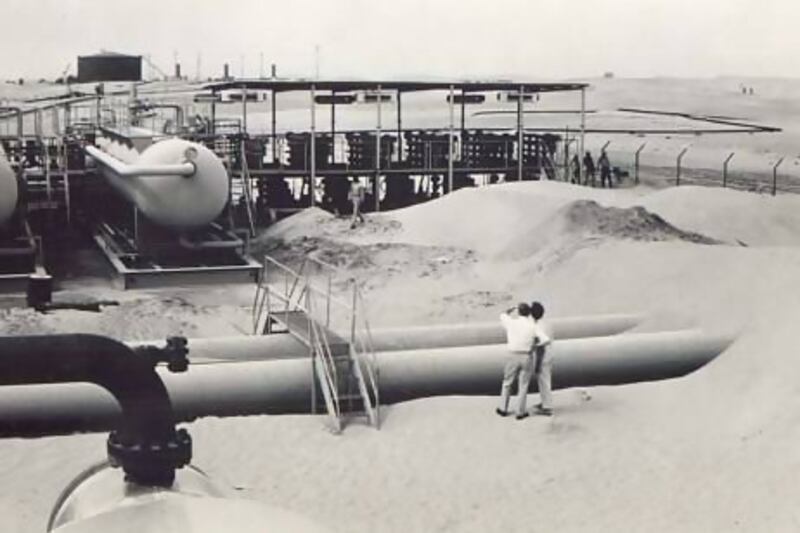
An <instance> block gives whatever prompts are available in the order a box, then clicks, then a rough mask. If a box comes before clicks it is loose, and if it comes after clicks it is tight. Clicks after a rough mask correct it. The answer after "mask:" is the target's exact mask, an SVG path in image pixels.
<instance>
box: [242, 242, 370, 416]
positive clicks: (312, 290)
mask: <svg viewBox="0 0 800 533" xmlns="http://www.w3.org/2000/svg"><path fill="white" fill-rule="evenodd" d="M335 279H339V280H341V279H344V283H345V287H344V292H345V293H346V294H349V295H350V302H348V301H345V300H343V299H341V298H340V297H338V296H337V295H336V294H334V280H335ZM337 292H338V291H337ZM275 304H277V305H275ZM295 311H302V312H304V313H305V314H306V315H307V317H308V323H309V325H308V327H309V331H308V339H309V343H310V344H311V348H312V352H313V354H312V355H313V356H314V357H315V359H314V364H315V370H314V371H315V373H316V375H317V377H318V379H319V380H320V383H321V385H322V387H321V389H322V392H323V395H324V399H325V403H326V406H327V408H328V412H329V413H330V414H331V415H332V416H333V417H334V418H336V429H337V430H338V429H340V428H341V426H340V423H339V420H340V418H341V415H342V410H341V407H342V406H341V402H340V398H339V395H338V391H339V386H340V385H342V382H341V380H340V378H341V376H339V375H338V372H339V371H338V370H337V366H336V361H335V359H334V355H333V354H332V351H331V346H330V343H329V339H328V337H327V335H326V334H325V331H328V330H329V331H333V332H335V333H336V334H337V335H339V336H340V337H342V338H343V339H346V340H347V341H348V345H349V350H350V352H349V354H348V355H349V359H350V362H351V363H352V370H353V377H355V379H356V384H357V386H358V391H359V394H360V396H361V398H362V400H363V404H364V411H365V413H366V415H367V417H368V418H369V420H370V423H371V424H372V425H373V426H375V427H378V426H379V424H380V411H379V408H380V407H379V406H380V392H379V381H378V371H377V361H376V358H375V353H374V349H373V342H372V336H371V332H370V326H369V320H368V313H367V309H366V306H365V304H364V298H363V295H362V293H361V290H360V288H359V286H358V283H357V281H356V280H355V279H354V278H352V277H349V276H347V275H346V274H345V273H344V272H342V271H341V270H340V269H338V268H337V267H335V266H333V265H331V264H329V263H326V262H325V261H322V260H319V259H315V258H311V257H306V258H305V259H303V261H302V262H301V263H300V266H299V267H298V268H297V269H296V270H294V269H292V268H290V267H288V266H286V265H284V264H282V263H280V262H278V261H277V260H275V259H273V258H271V257H269V256H265V257H264V268H263V270H262V278H261V281H260V283H259V285H258V288H257V290H256V295H255V298H254V302H253V331H254V333H256V334H261V333H267V332H269V328H270V327H271V316H278V317H279V316H280V315H281V313H283V314H284V320H283V322H284V323H285V324H288V319H289V314H290V313H291V312H295ZM322 326H324V328H323V327H322ZM345 379H348V378H347V377H345ZM312 405H316V401H315V399H314V398H312Z"/></svg>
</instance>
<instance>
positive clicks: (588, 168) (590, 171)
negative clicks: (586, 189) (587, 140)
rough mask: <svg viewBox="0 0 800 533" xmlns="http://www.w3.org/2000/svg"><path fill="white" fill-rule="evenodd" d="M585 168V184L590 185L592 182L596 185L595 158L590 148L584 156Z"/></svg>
mask: <svg viewBox="0 0 800 533" xmlns="http://www.w3.org/2000/svg"><path fill="white" fill-rule="evenodd" d="M583 168H584V170H585V172H586V175H585V176H584V178H585V179H586V181H585V182H584V185H589V183H590V182H591V184H592V185H594V159H592V152H590V151H588V150H587V151H586V154H585V155H584V156H583Z"/></svg>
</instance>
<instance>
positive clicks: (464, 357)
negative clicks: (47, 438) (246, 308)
mask: <svg viewBox="0 0 800 533" xmlns="http://www.w3.org/2000/svg"><path fill="white" fill-rule="evenodd" d="M731 341H732V339H731V337H730V336H724V335H708V334H704V333H702V332H700V331H695V330H690V331H677V332H665V333H640V334H630V335H620V336H613V337H601V338H588V339H576V340H562V341H556V342H555V343H554V344H553V348H552V349H553V350H554V355H555V363H554V370H553V373H554V386H555V388H564V387H573V386H593V385H614V384H623V383H633V382H639V381H648V380H657V379H667V378H672V377H677V376H682V375H685V374H687V373H689V372H692V371H694V370H696V369H697V368H699V367H701V366H703V365H704V364H706V363H707V362H709V361H711V360H712V359H714V358H715V357H716V356H717V355H719V354H720V353H721V352H722V351H723V350H725V349H726V348H727V346H728V345H729V344H730V343H731ZM190 358H191V346H190ZM507 358H508V353H507V351H506V349H505V347H504V346H502V345H489V346H468V347H458V348H439V349H434V350H409V351H398V352H381V353H377V354H376V360H377V364H378V367H379V374H380V376H379V381H380V391H381V400H382V402H383V403H393V402H397V401H402V400H408V399H412V398H421V397H426V396H436V395H494V394H497V393H498V391H499V387H500V379H501V377H502V371H503V366H504V364H505V362H506V360H507ZM161 374H162V379H163V380H164V382H165V384H166V386H167V390H168V392H169V395H170V398H171V400H172V405H173V410H174V412H175V415H176V417H177V418H178V419H179V420H192V419H194V418H197V417H202V416H239V415H252V414H282V413H304V412H309V410H310V398H311V387H312V383H313V382H312V368H311V360H310V359H309V358H300V359H278V360H272V361H251V362H222V363H219V362H218V363H207V364H192V365H190V367H189V371H188V372H186V373H183V374H170V373H168V372H163V373H161ZM118 416H119V408H118V407H117V404H116V403H115V402H114V400H113V399H112V398H111V396H110V395H108V394H107V393H104V392H103V391H101V390H98V389H96V388H93V387H91V386H88V385H82V384H70V385H48V386H24V387H4V388H2V389H0V435H6V436H9V435H24V434H25V432H24V428H26V427H33V428H37V429H39V428H42V427H47V428H49V429H50V432H52V433H62V432H72V431H102V430H107V429H109V428H111V427H113V423H114V422H115V421H116V419H117V417H118Z"/></svg>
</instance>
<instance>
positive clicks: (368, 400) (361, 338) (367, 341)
mask: <svg viewBox="0 0 800 533" xmlns="http://www.w3.org/2000/svg"><path fill="white" fill-rule="evenodd" d="M305 261H306V262H308V263H312V264H316V265H317V266H318V267H321V268H322V269H323V271H325V272H327V279H328V280H329V288H328V292H327V297H328V299H329V300H328V302H329V303H330V302H333V303H336V304H337V305H338V306H339V307H341V308H343V309H344V310H345V311H346V312H347V314H348V318H349V320H348V329H349V332H348V333H349V335H348V337H349V339H350V342H349V344H350V350H351V352H350V356H351V358H352V359H353V362H354V368H355V369H356V372H357V373H356V379H357V381H358V382H359V393H360V394H361V396H362V399H363V401H364V410H365V411H366V412H367V416H368V417H369V419H370V422H371V423H372V425H373V426H375V427H378V426H379V425H380V408H379V405H380V387H379V381H378V375H379V373H378V370H377V369H378V364H377V359H376V357H375V350H374V343H373V341H372V332H371V330H370V326H369V320H368V318H367V317H368V313H367V311H366V305H365V303H364V297H363V292H362V291H361V288H360V286H359V282H358V280H357V279H356V278H355V277H353V276H347V274H346V273H345V272H343V271H342V270H341V269H340V268H338V267H337V266H335V265H332V264H331V263H329V262H327V261H325V260H322V259H319V258H317V257H311V256H307V257H306V259H305ZM331 272H333V273H337V274H339V275H341V276H343V277H344V276H347V282H348V283H349V284H350V285H351V287H352V294H353V299H352V302H351V303H347V302H344V301H342V300H339V299H338V298H336V297H333V296H332V295H331V294H330V292H331V291H330V280H331V277H332V276H331ZM309 287H310V288H309V290H315V291H316V292H318V293H322V292H323V291H321V290H319V289H315V288H314V287H313V286H312V285H311V284H309ZM362 365H363V366H362ZM364 367H365V368H366V378H367V379H366V380H365V376H364V374H365V373H364V372H363V368H364ZM362 385H363V387H362ZM370 392H371V393H372V394H371V395H370Z"/></svg>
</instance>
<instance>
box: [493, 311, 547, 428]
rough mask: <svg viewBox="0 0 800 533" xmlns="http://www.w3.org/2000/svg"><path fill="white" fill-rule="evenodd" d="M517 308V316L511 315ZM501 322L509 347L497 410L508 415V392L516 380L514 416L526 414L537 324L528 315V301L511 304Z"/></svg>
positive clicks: (521, 417)
mask: <svg viewBox="0 0 800 533" xmlns="http://www.w3.org/2000/svg"><path fill="white" fill-rule="evenodd" d="M515 309H516V312H517V316H512V313H513V312H514V310H515ZM500 322H501V323H502V324H503V328H505V330H506V339H507V346H508V350H509V351H510V352H511V359H509V361H508V362H507V363H506V367H505V370H504V371H503V385H502V387H501V389H500V407H498V408H497V409H496V411H495V412H496V413H497V414H498V415H500V416H508V415H509V414H510V412H509V411H508V401H509V397H510V396H511V386H512V385H513V384H514V380H517V385H518V389H519V393H518V394H519V399H518V401H517V420H522V419H523V418H526V417H527V416H528V410H527V409H526V407H525V402H526V400H527V397H528V385H529V384H530V381H531V375H532V373H533V357H532V347H533V345H534V339H535V338H536V332H537V326H536V322H534V320H533V318H532V317H531V308H530V306H529V305H528V304H527V303H521V304H519V305H518V306H517V307H511V308H509V309H507V310H506V311H505V312H503V313H502V314H501V315H500Z"/></svg>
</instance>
